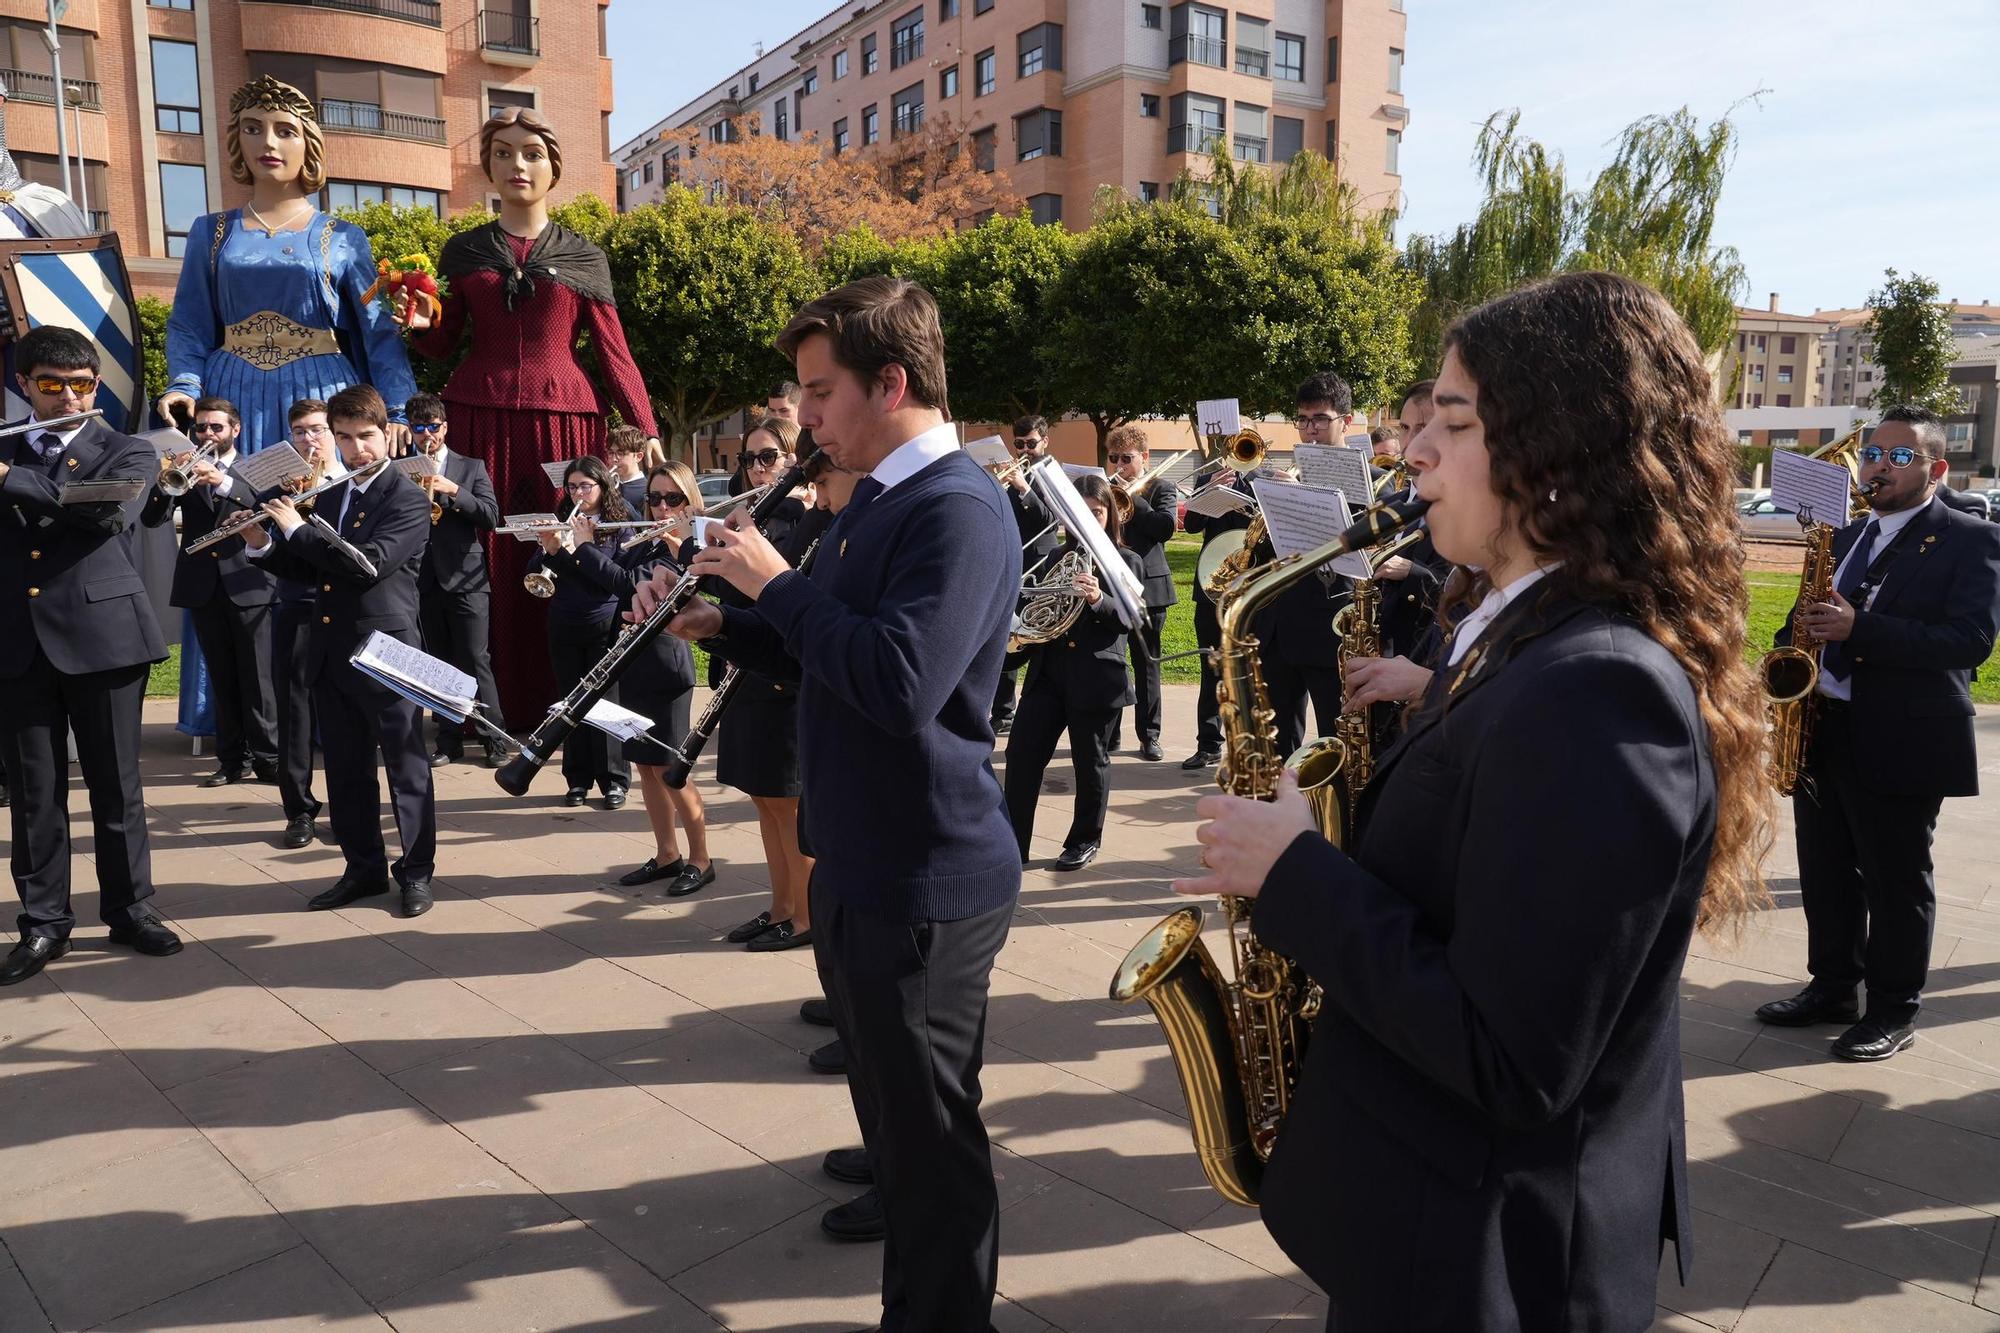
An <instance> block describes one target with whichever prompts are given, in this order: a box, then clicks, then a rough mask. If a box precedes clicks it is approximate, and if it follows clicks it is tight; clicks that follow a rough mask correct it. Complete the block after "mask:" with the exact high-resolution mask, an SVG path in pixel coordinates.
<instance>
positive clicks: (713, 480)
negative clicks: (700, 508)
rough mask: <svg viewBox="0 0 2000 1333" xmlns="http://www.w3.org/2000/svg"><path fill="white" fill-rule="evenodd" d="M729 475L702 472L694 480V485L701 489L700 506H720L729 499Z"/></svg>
mask: <svg viewBox="0 0 2000 1333" xmlns="http://www.w3.org/2000/svg"><path fill="white" fill-rule="evenodd" d="M730 475H731V474H730V473H727V472H704V473H702V474H701V475H700V476H699V477H696V478H695V479H694V484H695V485H696V486H697V487H699V488H700V489H701V502H702V504H704V505H716V504H721V503H722V502H723V501H724V500H727V499H728V498H729V478H730Z"/></svg>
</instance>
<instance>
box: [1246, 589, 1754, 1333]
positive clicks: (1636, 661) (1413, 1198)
mask: <svg viewBox="0 0 2000 1333" xmlns="http://www.w3.org/2000/svg"><path fill="white" fill-rule="evenodd" d="M1715 817H1716V790H1715V776H1714V770H1713V766H1712V763H1711V760H1710V757H1709V748H1708V731H1707V727H1706V726H1705V724H1704V723H1703V721H1702V718H1701V713H1700V710H1699V707H1698V705H1697V701H1696V696H1695V691H1694V687H1693V686H1692V684H1691V683H1690V682H1689V680H1688V678H1687V675H1686V673H1685V672H1684V671H1683V670H1682V669H1681V666H1680V664H1679V662H1678V661H1677V660H1676V659H1675V658H1674V657H1673V656H1672V654H1670V653H1669V652H1667V650H1666V649H1665V648H1663V647H1661V646H1660V644H1658V643H1657V642H1656V641H1654V640H1653V639H1652V638H1650V637H1649V636H1648V635H1647V634H1646V633H1645V632H1644V631H1643V630H1641V629H1640V628H1639V626H1638V625H1636V624H1635V623H1633V622H1632V621H1630V620H1628V619H1626V618H1624V617H1622V616H1618V615H1614V614H1611V613H1609V612H1607V611H1604V610H1602V609H1600V608H1596V607H1592V606H1588V605H1585V604H1584V603H1582V602H1581V601H1578V600H1576V599H1575V598H1574V597H1572V596H1570V595H1568V594H1567V593H1566V592H1564V591H1563V590H1562V589H1561V588H1560V587H1558V586H1555V585H1553V584H1549V583H1544V584H1543V585H1542V586H1540V587H1538V588H1535V589H1531V590H1530V591H1529V592H1528V593H1527V594H1525V595H1524V596H1522V597H1521V598H1520V599H1519V600H1518V601H1517V602H1516V603H1515V604H1514V605H1513V606H1512V607H1510V608H1509V609H1508V610H1507V611H1506V612H1505V613H1503V614H1502V616H1501V617H1500V619H1499V620H1498V621H1496V622H1495V623H1494V624H1493V625H1492V626H1490V627H1489V628H1488V631H1487V633H1486V635H1485V636H1484V638H1483V639H1482V641H1481V643H1479V644H1476V645H1474V647H1473V649H1472V652H1471V654H1470V655H1468V657H1467V658H1465V659H1463V660H1462V661H1461V662H1460V664H1459V665H1458V666H1456V667H1447V668H1445V669H1443V670H1441V671H1440V672H1439V674H1438V676H1437V677H1436V678H1435V679H1434V682H1433V686H1432V690H1431V692H1430V694H1429V695H1427V697H1426V700H1425V704H1424V706H1423V707H1422V708H1421V709H1420V710H1419V711H1418V712H1416V713H1415V714H1413V715H1412V717H1411V720H1410V723H1409V727H1408V729H1407V730H1406V732H1405V733H1404V735H1403V738H1402V739H1401V740H1400V741H1398V742H1397V744H1396V745H1395V746H1393V747H1392V748H1391V749H1390V750H1389V751H1388V752H1387V753H1386V754H1385V755H1384V756H1383V758H1382V761H1381V763H1380V765H1379V766H1378V768H1377V770H1376V774H1375V777H1374V780H1373V782H1371V783H1370V785H1369V786H1368V787H1367V789H1366V790H1365V791H1364V793H1363V794H1362V797H1361V800H1360V804H1359V809H1358V818H1359V827H1360V829H1361V833H1360V836H1359V838H1358V840H1357V843H1356V846H1355V847H1354V850H1353V853H1352V855H1349V854H1347V853H1343V852H1341V851H1338V850H1336V849H1335V848H1334V847H1332V846H1331V845H1330V844H1329V843H1327V842H1326V841H1325V840H1324V839H1322V838H1320V837H1319V836H1318V835H1316V834H1305V835H1301V836H1300V837H1299V838H1297V839H1296V840H1295V841H1294V842H1293V843H1292V845H1291V846H1290V847H1289V848H1288V849H1286V851H1285V853H1284V855H1283V856H1282V857H1281V858H1280V859H1279V861H1278V863H1277V864H1276V866H1274V867H1273V869H1272V871H1271V873H1270V875H1269V876H1268V877H1267V878H1266V879H1265V882H1264V887H1263V891H1262V894H1261V896H1260V897H1259V898H1258V900H1257V905H1256V909H1255V917H1254V921H1255V925H1256V929H1257V932H1258V934H1259V936H1260V937H1261V938H1262V940H1263V941H1264V942H1265V943H1266V944H1268V945H1269V946H1270V947H1271V948H1273V949H1276V950H1278V951H1279V952H1281V953H1284V954H1287V955H1289V956H1290V957H1292V958H1295V959H1297V960H1298V961H1299V962H1300V964H1301V965H1303V967H1304V968H1305V970H1306V971H1307V973H1308V974H1310V975H1311V976H1312V977H1313V978H1314V979H1315V980H1316V981H1318V982H1319V983H1320V984H1321V985H1322V986H1324V987H1325V992H1326V994H1325V1002H1324V1004H1323V1007H1322V1008H1321V1011H1320V1016H1319V1018H1318V1020H1317V1022H1316V1023H1315V1024H1314V1027H1313V1032H1312V1040H1311V1043H1310V1046H1309V1049H1308V1051H1307V1054H1306V1061H1305V1069H1304V1073H1303V1075H1302V1077H1301V1078H1300V1081H1299V1085H1298V1088H1297V1096H1296V1100H1295V1101H1294V1103H1293V1105H1292V1109H1291V1110H1290V1112H1289V1114H1288V1115H1287V1116H1286V1118H1285V1121H1284V1125H1283V1127H1282V1129H1281V1131H1280V1134H1279V1138H1278V1142H1277V1146H1276V1149H1275V1151H1274V1153H1273V1156H1272V1159H1271V1162H1270V1165H1269V1170H1268V1172H1267V1174H1266V1177H1265V1181H1264V1194H1263V1200H1262V1206H1263V1213H1264V1221H1265V1224H1266V1225H1267V1226H1268V1227H1269V1229H1270V1231H1271V1234H1272V1235H1273V1236H1274V1237H1275V1238H1276V1239H1277V1240H1278V1242H1279V1244H1280V1245H1281V1246H1283V1247H1284V1249H1285V1251H1286V1253H1288V1254H1290V1255H1291V1257H1292V1258H1293V1259H1294V1260H1295V1261H1296V1262H1297V1263H1298V1264H1299V1266H1300V1267H1301V1268H1302V1269H1304V1270H1305V1271H1306V1272H1307V1273H1308V1274H1309V1275H1311V1276H1312V1278H1313V1279H1314V1280H1315V1281H1316V1282H1318V1283H1319V1284H1320V1286H1321V1287H1322V1288H1323V1289H1324V1290H1325V1291H1326V1293H1327V1295H1328V1297H1329V1299H1330V1301H1331V1322H1332V1323H1333V1324H1336V1325H1338V1326H1339V1327H1341V1328H1356V1329H1398V1330H1439V1331H1440V1333H1446V1331H1448V1333H1458V1331H1459V1330H1466V1329H1480V1330H1484V1331H1485V1333H1501V1331H1502V1330H1507V1331H1519V1333H1540V1330H1547V1329H1634V1330H1636V1329H1643V1328H1646V1327H1647V1326H1649V1325H1650V1324H1651V1323H1652V1321H1653V1309H1654V1307H1653V1300H1654V1294H1655V1284H1656V1281H1657V1276H1658V1271H1659V1262H1660V1256H1661V1242H1662V1240H1663V1239H1668V1238H1671V1239H1672V1240H1674V1242H1675V1249H1676V1253H1677V1257H1678V1261H1679V1263H1680V1265H1681V1273H1682V1278H1683V1280H1685V1277H1686V1271H1687V1267H1688V1264H1689V1258H1690V1250H1689V1223H1688V1198H1687V1173H1686V1153H1685V1146H1684V1125H1683V1112H1682V1102H1681V1065H1680V1030H1679V994H1678V987H1679V981H1680V974H1681V965H1682V962H1683V959H1684V958H1685V956H1686V953H1687V948H1688V942H1689V938H1690V936H1691V934H1692V931H1693V927H1694V920H1695V912H1696V908H1697V906H1698V904H1699V902H1700V898H1701V895H1702V891H1703V888H1704V886H1705V884H1706V881H1707V875H1708V861H1709V852H1710V848H1711V844H1712V842H1713V838H1714V830H1715Z"/></svg>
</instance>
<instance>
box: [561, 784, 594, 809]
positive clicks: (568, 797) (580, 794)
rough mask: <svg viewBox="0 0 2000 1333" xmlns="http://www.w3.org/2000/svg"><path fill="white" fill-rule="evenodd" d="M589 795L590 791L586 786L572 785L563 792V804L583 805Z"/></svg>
mask: <svg viewBox="0 0 2000 1333" xmlns="http://www.w3.org/2000/svg"><path fill="white" fill-rule="evenodd" d="M589 795H590V792H589V791H588V790H587V789H586V788H583V787H571V788H570V789H569V790H568V791H566V792H564V793H563V804H564V805H566V806H577V805H582V804H583V802H584V800H585V798H587V797H588V796H589Z"/></svg>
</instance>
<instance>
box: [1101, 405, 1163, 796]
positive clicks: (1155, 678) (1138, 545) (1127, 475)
mask: <svg viewBox="0 0 2000 1333" xmlns="http://www.w3.org/2000/svg"><path fill="white" fill-rule="evenodd" d="M1104 450H1105V452H1104V461H1105V463H1106V464H1108V465H1109V466H1110V469H1111V481H1112V484H1113V485H1114V486H1118V487H1121V488H1123V489H1124V490H1125V494H1126V496H1127V498H1129V499H1130V500H1131V502H1132V514H1131V517H1130V518H1128V519H1126V520H1125V521H1124V523H1123V524H1122V525H1121V531H1122V533H1123V536H1124V544H1125V549H1126V550H1128V551H1130V552H1131V553H1132V554H1133V555H1136V556H1138V557H1139V567H1140V571H1141V575H1140V576H1141V579H1142V580H1143V582H1144V583H1145V586H1146V623H1145V625H1144V626H1143V627H1142V628H1141V629H1140V631H1139V632H1138V633H1136V634H1129V635H1127V636H1126V637H1127V638H1128V639H1130V640H1131V646H1130V648H1129V650H1128V651H1129V652H1130V653H1131V656H1132V683H1133V691H1132V695H1133V701H1132V718H1133V721H1134V723H1135V724H1136V726H1137V729H1138V732H1139V757H1140V758H1141V759H1144V760H1146V761H1148V762H1153V763H1156V762H1158V761H1159V760H1161V759H1164V758H1165V757H1166V752H1165V751H1163V750H1162V749H1161V748H1160V714H1161V707H1160V703H1161V698H1162V690H1161V686H1160V633H1161V631H1162V630H1164V629H1165V628H1166V624H1167V608H1168V607H1170V606H1172V605H1173V604H1174V603H1175V602H1176V601H1178V600H1179V597H1178V594H1176V592H1175V591H1174V573H1173V570H1172V569H1170V568H1169V567H1168V565H1167V542H1168V541H1170V540H1172V538H1173V535H1174V531H1175V528H1176V527H1177V526H1178V525H1177V521H1176V519H1175V511H1176V510H1177V509H1178V508H1179V504H1180V490H1179V488H1177V487H1176V486H1175V485H1174V484H1173V483H1172V482H1171V481H1168V480H1167V479H1166V478H1165V477H1157V478H1155V479H1154V480H1153V481H1152V482H1150V483H1148V484H1147V485H1145V486H1143V487H1141V486H1139V485H1137V483H1138V481H1139V479H1140V478H1141V477H1144V476H1145V475H1146V473H1147V472H1148V471H1149V470H1150V467H1151V463H1152V456H1151V453H1150V451H1149V450H1148V449H1147V447H1146V428H1145V427H1144V426H1141V425H1139V424H1138V423H1137V422H1133V421H1128V422H1126V423H1125V424H1124V425H1122V426H1117V427H1114V428H1113V429H1112V431H1111V434H1110V435H1108V436H1106V437H1105V441H1104ZM1111 735H1112V740H1111V746H1110V748H1111V749H1113V750H1116V749H1117V748H1118V741H1117V736H1118V727H1117V724H1116V723H1113V724H1112V728H1111Z"/></svg>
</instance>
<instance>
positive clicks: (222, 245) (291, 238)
mask: <svg viewBox="0 0 2000 1333" xmlns="http://www.w3.org/2000/svg"><path fill="white" fill-rule="evenodd" d="M374 282H375V256H374V253H373V252H372V251H371V250H370V249H369V246H368V234H367V233H366V232H364V231H362V230H361V228H359V227H357V226H355V225H354V224H353V223H351V222H345V221H342V220H340V219H338V218H333V217H329V216H327V215H326V214H324V213H318V212H315V213H314V214H313V217H312V221H311V223H310V224H309V225H308V226H307V227H306V228H305V229H304V230H303V231H281V232H279V233H278V234H277V235H275V236H266V235H265V234H264V233H263V232H262V231H259V230H256V229H254V228H249V227H245V226H243V224H242V215H241V212H240V211H239V210H237V209H231V210H230V211H229V212H227V213H206V214H203V215H202V216H201V217H199V218H197V219H195V223H194V226H193V227H192V228H191V229H190V230H189V232H188V239H187V257H186V258H185V259H184V260H182V261H181V277H180V285H179V287H178V288H177V289H176V290H175V292H174V309H173V314H172V315H170V316H169V317H168V319H167V373H168V375H169V376H170V377H171V383H169V384H168V386H167V387H168V388H169V389H177V390H179V391H180V392H182V393H188V394H192V395H194V396H195V397H197V398H199V397H201V396H202V395H203V394H216V395H219V396H220V397H223V398H227V399H228V400H229V401H230V402H232V403H234V404H236V410H237V411H238V412H239V413H241V414H242V417H243V435H242V438H241V439H240V440H239V442H238V447H239V448H240V449H242V451H243V452H245V453H253V454H254V453H256V452H257V451H258V450H259V449H262V448H265V447H266V446H268V445H273V444H277V443H280V442H283V441H287V440H289V439H290V438H291V429H290V426H289V425H288V423H287V422H286V420H285V415H286V413H287V412H289V411H290V410H291V406H292V404H293V403H295V402H297V401H298V400H299V399H301V398H320V399H326V398H331V397H333V395H334V394H335V393H337V392H338V391H340V390H341V389H344V388H346V387H347V386H348V385H350V384H372V385H374V386H375V387H376V389H378V390H379V391H380V392H381V394H382V399H383V401H384V402H386V403H387V404H388V405H389V411H390V413H391V415H392V416H394V417H396V418H397V419H399V420H400V419H401V413H402V409H403V405H404V403H406V402H407V401H408V400H409V397H410V395H411V394H413V393H415V392H416V391H417V386H416V381H415V379H414V378H412V376H411V374H410V361H409V356H408V354H407V353H406V352H405V351H404V349H403V339H402V334H401V332H400V331H399V329H398V328H397V325H396V322H395V321H394V320H393V319H391V318H390V317H389V315H388V312H386V311H385V310H383V309H382V307H381V306H380V305H379V304H378V303H377V302H374V301H363V300H362V299H361V294H362V293H363V292H365V291H367V290H368V288H369V287H370V286H371V285H373V284H374ZM262 311H272V312H274V313H276V314H279V315H282V316H284V317H285V318H286V319H288V320H291V321H293V322H294V323H296V324H300V325H303V326H305V327H306V328H308V329H331V330H333V332H334V334H335V336H336V337H337V338H338V339H339V342H340V347H341V351H340V352H339V353H338V354H323V355H314V356H305V357H301V358H299V359H298V360H295V361H291V362H289V363H287V364H285V365H282V366H276V367H274V368H272V369H262V368H259V367H258V366H255V365H252V364H251V363H250V362H248V361H246V360H244V359H243V358H242V357H240V356H238V355H236V354H235V353H234V352H228V351H224V350H222V343H223V333H224V330H225V329H226V328H227V327H228V326H229V325H231V324H236V323H240V322H241V321H243V320H245V319H248V318H249V317H250V316H252V315H255V314H258V313H260V312H262Z"/></svg>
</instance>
